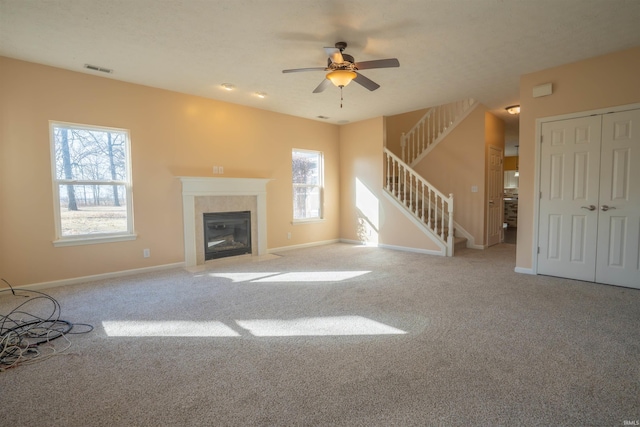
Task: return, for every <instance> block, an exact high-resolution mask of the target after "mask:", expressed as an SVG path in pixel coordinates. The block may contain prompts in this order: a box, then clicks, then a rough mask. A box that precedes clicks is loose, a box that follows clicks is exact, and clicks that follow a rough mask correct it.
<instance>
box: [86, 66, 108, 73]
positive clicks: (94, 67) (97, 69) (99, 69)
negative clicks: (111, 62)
mask: <svg viewBox="0 0 640 427" xmlns="http://www.w3.org/2000/svg"><path fill="white" fill-rule="evenodd" d="M84 68H86V69H88V70H93V71H100V72H101V73H108V74H111V73H113V70H111V69H109V68H104V67H98V66H97V65H91V64H84Z"/></svg>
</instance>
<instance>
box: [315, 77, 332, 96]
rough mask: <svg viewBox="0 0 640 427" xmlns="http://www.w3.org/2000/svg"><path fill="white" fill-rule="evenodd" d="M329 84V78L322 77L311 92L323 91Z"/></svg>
mask: <svg viewBox="0 0 640 427" xmlns="http://www.w3.org/2000/svg"><path fill="white" fill-rule="evenodd" d="M329 85H331V80H329V79H324V80H323V81H322V83H320V84H319V85H318V87H317V88H315V89H314V90H313V93H320V92H322V91H324V90H325V89H326V88H327V87H328V86H329Z"/></svg>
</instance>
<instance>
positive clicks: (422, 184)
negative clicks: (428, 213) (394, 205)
mask: <svg viewBox="0 0 640 427" xmlns="http://www.w3.org/2000/svg"><path fill="white" fill-rule="evenodd" d="M420 184H421V185H420V189H421V190H422V222H424V183H422V182H421V183H420Z"/></svg>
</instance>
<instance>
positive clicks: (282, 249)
mask: <svg viewBox="0 0 640 427" xmlns="http://www.w3.org/2000/svg"><path fill="white" fill-rule="evenodd" d="M332 243H340V239H333V240H322V241H320V242H311V243H303V244H301V245H291V246H282V247H280V248H271V249H267V252H268V253H270V254H272V253H275V252H286V251H292V250H295V249H303V248H311V247H313V246H323V245H330V244H332Z"/></svg>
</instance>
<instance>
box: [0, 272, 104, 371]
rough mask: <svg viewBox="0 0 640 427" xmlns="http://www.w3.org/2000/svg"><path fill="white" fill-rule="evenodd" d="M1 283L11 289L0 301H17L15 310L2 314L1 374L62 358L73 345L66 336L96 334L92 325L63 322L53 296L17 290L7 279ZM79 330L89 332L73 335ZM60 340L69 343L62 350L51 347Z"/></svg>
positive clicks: (0, 291) (1, 291) (58, 306)
mask: <svg viewBox="0 0 640 427" xmlns="http://www.w3.org/2000/svg"><path fill="white" fill-rule="evenodd" d="M0 280H2V281H3V282H4V283H6V284H7V286H9V289H0V297H2V296H4V295H3V294H4V293H9V292H10V293H11V294H12V297H15V298H16V306H15V307H14V308H13V309H12V310H11V311H10V312H9V313H8V314H6V315H5V314H1V313H0V372H2V371H5V370H7V369H9V368H13V367H16V366H19V365H21V364H27V363H32V362H35V361H38V360H42V359H44V358H47V357H51V356H53V355H55V354H60V353H61V352H64V351H66V350H67V349H68V348H69V347H70V345H71V342H70V341H69V340H68V339H67V338H66V335H67V334H84V333H88V332H91V331H92V330H93V326H92V325H89V324H86V323H71V322H69V321H67V320H62V319H60V303H58V301H57V300H56V299H55V298H53V297H52V296H50V295H47V294H45V293H44V292H38V291H33V290H28V289H19V288H18V289H14V288H13V287H12V286H11V284H10V283H9V282H7V281H6V280H5V279H0ZM10 298H11V296H10ZM22 298H27V299H26V300H22ZM77 326H84V327H86V328H87V329H86V330H81V331H77V332H76V331H74V332H72V330H73V329H74V328H75V327H77ZM58 338H63V339H64V340H65V341H66V342H67V343H68V345H67V346H66V347H65V348H64V349H63V350H58V349H56V347H55V346H54V345H53V344H52V341H54V340H57V339H58Z"/></svg>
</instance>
